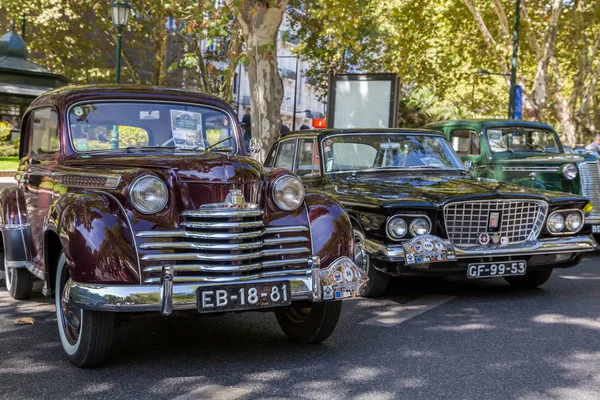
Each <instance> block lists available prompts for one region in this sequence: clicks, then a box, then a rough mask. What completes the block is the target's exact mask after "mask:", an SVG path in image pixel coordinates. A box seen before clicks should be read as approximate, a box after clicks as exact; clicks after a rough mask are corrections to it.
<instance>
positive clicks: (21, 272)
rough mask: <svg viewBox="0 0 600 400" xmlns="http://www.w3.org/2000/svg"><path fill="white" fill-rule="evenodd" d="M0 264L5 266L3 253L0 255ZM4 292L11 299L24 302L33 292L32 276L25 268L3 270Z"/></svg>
mask: <svg viewBox="0 0 600 400" xmlns="http://www.w3.org/2000/svg"><path fill="white" fill-rule="evenodd" d="M0 258H1V259H2V263H3V264H5V265H6V263H5V260H4V253H0ZM4 275H5V276H4V280H5V281H6V290H7V291H8V294H10V296H11V297H12V298H13V299H16V300H25V299H27V298H29V296H31V292H32V291H33V275H32V274H31V272H29V271H28V270H27V268H6V267H5V268H4Z"/></svg>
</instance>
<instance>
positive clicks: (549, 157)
mask: <svg viewBox="0 0 600 400" xmlns="http://www.w3.org/2000/svg"><path fill="white" fill-rule="evenodd" d="M584 160H585V158H584V157H583V156H582V155H577V154H567V153H563V154H557V153H544V154H540V153H536V154H532V153H506V154H504V153H503V154H501V155H495V156H494V162H495V163H496V164H499V165H505V166H514V167H516V166H536V167H539V166H544V165H552V166H560V165H563V164H569V163H570V164H577V163H580V162H583V161H584Z"/></svg>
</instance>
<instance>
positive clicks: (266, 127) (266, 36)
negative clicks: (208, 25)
mask: <svg viewBox="0 0 600 400" xmlns="http://www.w3.org/2000/svg"><path fill="white" fill-rule="evenodd" d="M226 3H227V6H228V7H236V10H237V11H238V12H237V14H238V15H237V18H238V21H239V23H240V27H241V28H242V33H243V35H244V39H245V42H246V48H247V51H248V60H249V64H248V78H249V83H250V99H251V115H252V118H251V120H252V136H253V137H258V138H259V139H260V141H261V143H262V148H263V152H262V154H261V158H262V156H264V154H265V153H266V151H267V150H268V149H269V148H270V147H271V145H272V144H273V142H274V141H275V138H276V137H277V135H278V134H279V130H280V128H281V112H280V109H281V101H282V100H283V81H282V80H281V76H279V70H278V69H277V58H276V57H277V53H276V51H277V47H276V46H277V33H278V31H279V26H280V25H281V21H282V19H283V14H284V13H285V9H286V7H287V4H288V0H277V1H275V0H247V1H242V2H241V3H240V2H237V1H236V0H227V1H226Z"/></svg>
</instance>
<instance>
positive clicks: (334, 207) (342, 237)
mask: <svg viewBox="0 0 600 400" xmlns="http://www.w3.org/2000/svg"><path fill="white" fill-rule="evenodd" d="M304 201H305V203H306V208H307V212H308V219H309V221H310V234H311V239H312V246H313V254H315V255H317V256H319V257H320V259H321V268H326V267H328V266H329V264H331V263H332V262H333V261H335V260H336V259H337V258H339V257H349V258H351V259H352V258H353V254H352V251H353V238H352V224H351V222H350V218H349V217H348V214H346V211H344V208H343V207H342V206H341V205H340V204H339V203H338V202H337V201H335V200H334V199H333V198H332V197H331V196H328V195H326V194H324V193H307V194H306V197H305V200H304Z"/></svg>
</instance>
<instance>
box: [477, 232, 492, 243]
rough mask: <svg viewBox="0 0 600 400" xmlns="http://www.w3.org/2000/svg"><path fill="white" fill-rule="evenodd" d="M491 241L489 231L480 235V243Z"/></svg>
mask: <svg viewBox="0 0 600 400" xmlns="http://www.w3.org/2000/svg"><path fill="white" fill-rule="evenodd" d="M489 242H490V235H488V234H487V233H482V234H480V235H479V243H480V244H488V243H489Z"/></svg>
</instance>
